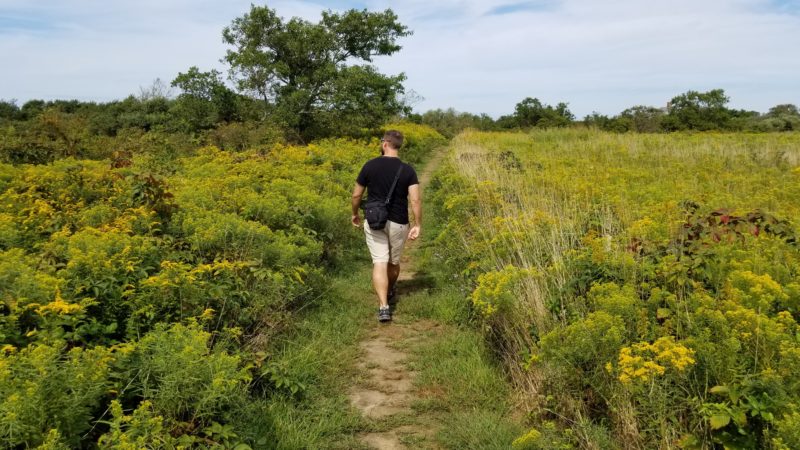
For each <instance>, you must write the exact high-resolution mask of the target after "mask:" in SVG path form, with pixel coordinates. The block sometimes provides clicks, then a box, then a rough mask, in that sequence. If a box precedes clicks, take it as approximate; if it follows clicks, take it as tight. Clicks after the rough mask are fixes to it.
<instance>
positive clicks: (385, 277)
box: [372, 262, 399, 307]
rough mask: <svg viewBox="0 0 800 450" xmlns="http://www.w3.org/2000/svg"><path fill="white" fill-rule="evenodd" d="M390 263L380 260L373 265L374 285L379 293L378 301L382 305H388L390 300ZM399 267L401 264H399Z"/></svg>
mask: <svg viewBox="0 0 800 450" xmlns="http://www.w3.org/2000/svg"><path fill="white" fill-rule="evenodd" d="M387 265H388V263H385V262H379V263H374V264H373V265H372V287H374V288H375V293H376V294H378V303H380V306H381V307H388V306H389V301H388V299H387V298H388V296H389V273H388V269H387ZM398 269H399V266H398Z"/></svg>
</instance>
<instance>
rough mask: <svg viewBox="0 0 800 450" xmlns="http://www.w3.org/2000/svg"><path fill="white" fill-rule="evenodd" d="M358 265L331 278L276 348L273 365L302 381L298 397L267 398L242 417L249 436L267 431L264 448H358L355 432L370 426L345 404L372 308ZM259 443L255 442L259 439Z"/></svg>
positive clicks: (347, 400)
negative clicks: (326, 289) (319, 297)
mask: <svg viewBox="0 0 800 450" xmlns="http://www.w3.org/2000/svg"><path fill="white" fill-rule="evenodd" d="M365 270H366V268H365V267H362V266H361V265H359V266H357V268H356V269H354V270H353V272H352V273H351V274H350V275H340V276H338V277H336V278H333V281H332V283H331V286H330V289H329V291H328V294H327V295H326V296H325V298H323V299H321V300H320V301H319V302H318V304H317V305H316V306H315V307H314V308H312V309H309V310H307V311H305V312H303V313H301V315H300V317H301V319H300V320H299V321H298V322H297V323H296V325H295V328H294V330H293V332H292V333H291V334H290V335H288V336H286V337H285V338H284V339H283V341H282V342H281V343H279V344H278V345H276V349H275V352H276V354H275V356H274V361H275V363H276V364H281V365H283V366H284V367H287V369H288V372H287V373H286V374H285V375H286V376H287V377H288V378H291V379H293V380H297V381H300V382H302V383H303V384H304V385H305V386H306V389H305V390H304V391H303V392H302V393H301V394H300V395H299V396H291V395H288V394H278V395H272V396H270V397H269V398H268V399H265V400H262V401H259V402H255V404H253V405H251V406H250V411H248V412H247V413H246V414H243V416H245V417H246V418H247V420H248V422H249V428H250V430H251V432H250V434H251V436H259V435H261V436H263V435H264V434H265V433H264V431H263V430H264V427H265V426H267V427H269V428H268V429H270V430H271V431H272V433H270V434H271V436H269V440H270V442H268V443H265V446H266V447H268V448H275V449H300V448H315V449H344V448H348V449H352V448H362V445H361V444H360V443H359V442H358V441H357V440H356V437H355V435H356V433H357V432H359V431H363V430H365V429H368V428H369V426H370V425H369V424H368V423H367V422H366V421H365V420H364V419H362V418H361V416H360V414H359V413H358V412H357V411H355V410H354V409H353V408H352V407H351V406H350V401H349V399H348V398H347V390H348V386H349V384H350V383H351V380H352V379H353V378H354V377H355V376H356V375H357V374H356V373H355V369H354V361H355V358H356V356H357V353H358V346H357V343H358V341H359V339H361V337H362V335H363V332H364V329H365V327H366V324H367V322H368V321H369V320H370V319H372V312H373V311H372V308H370V307H369V305H368V304H367V303H366V302H364V301H363V299H364V298H365V296H367V295H370V291H369V286H368V283H365V280H364V271H365ZM258 440H259V439H254V441H256V442H257V441H258Z"/></svg>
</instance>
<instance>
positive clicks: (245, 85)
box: [222, 5, 411, 139]
mask: <svg viewBox="0 0 800 450" xmlns="http://www.w3.org/2000/svg"><path fill="white" fill-rule="evenodd" d="M410 34H411V32H410V31H409V30H408V28H406V27H405V26H404V25H402V24H400V23H399V22H398V21H397V16H396V15H395V14H394V12H392V10H391V9H387V10H386V11H383V12H369V11H367V10H363V11H358V10H350V11H347V12H344V13H341V14H340V13H335V12H331V11H325V12H323V13H322V19H321V20H320V22H319V23H311V22H308V21H306V20H303V19H300V18H296V17H295V18H292V19H290V20H288V21H284V20H283V19H282V18H281V17H279V16H278V15H277V13H276V12H275V11H274V10H272V9H270V8H268V7H265V6H254V5H253V6H251V7H250V12H249V13H247V14H245V15H243V16H242V17H239V18H237V19H234V20H233V22H232V23H231V25H230V26H228V27H226V28H225V29H224V30H223V32H222V36H223V40H224V41H225V42H226V43H227V44H229V45H231V46H233V49H229V50H228V51H227V53H226V55H225V58H224V59H223V61H224V62H226V63H228V64H229V66H230V75H231V78H232V79H233V80H234V81H235V82H236V85H237V87H238V88H239V89H240V90H241V91H243V92H246V93H249V94H252V95H255V96H257V97H258V98H260V99H261V100H262V101H263V104H264V111H265V113H266V114H267V115H269V116H270V117H271V118H273V119H275V120H278V121H280V122H282V124H284V125H285V126H287V127H289V128H291V129H294V130H296V131H297V132H298V134H299V135H300V137H302V138H303V139H308V138H313V137H318V136H320V135H325V134H328V133H331V132H332V131H333V130H336V131H337V132H347V130H343V129H342V127H345V126H346V127H347V128H355V129H358V128H363V127H374V126H377V125H380V124H381V123H382V122H384V121H385V120H386V119H388V118H389V117H390V116H392V115H394V114H397V113H400V112H402V111H403V110H404V105H403V103H402V101H401V100H400V97H399V95H400V94H402V93H403V92H404V89H403V85H402V82H403V81H404V80H405V75H403V74H400V75H397V76H387V75H383V74H381V73H379V72H378V71H377V69H375V68H374V67H373V66H372V65H369V64H367V63H371V62H373V58H375V57H376V56H383V55H391V54H393V53H395V52H397V51H398V50H400V48H401V47H400V46H399V45H398V44H397V40H398V39H399V38H401V37H404V36H408V35H410ZM359 62H360V63H361V64H360V65H359V64H357V63H359Z"/></svg>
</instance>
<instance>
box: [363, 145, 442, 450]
mask: <svg viewBox="0 0 800 450" xmlns="http://www.w3.org/2000/svg"><path fill="white" fill-rule="evenodd" d="M445 154H446V148H440V149H437V150H436V153H435V154H434V155H433V157H432V158H431V159H430V160H429V161H428V164H426V165H425V169H424V170H423V171H422V173H420V176H419V180H420V185H421V187H422V189H423V220H424V219H425V215H424V205H425V200H424V192H425V187H426V186H427V185H428V184H429V182H430V180H431V177H432V175H433V172H434V171H435V170H436V168H437V167H438V166H439V163H440V162H441V160H442V158H444V156H445ZM424 232H425V229H424V228H423V235H422V237H421V239H424V238H425V237H427V236H426V235H425V234H424ZM419 242H420V240H419V239H418V240H416V241H410V240H409V241H408V242H407V243H406V248H405V250H404V251H403V258H402V260H401V266H400V267H401V272H400V278H399V280H398V284H397V292H398V298H399V301H398V307H397V310H396V311H395V320H393V321H392V322H390V323H387V324H381V323H377V322H376V323H375V325H374V328H373V329H372V330H371V331H370V333H369V334H368V335H367V337H366V338H365V339H364V340H363V341H362V342H361V343H360V349H361V355H360V357H359V359H358V362H357V367H358V369H359V373H360V374H361V376H360V377H359V379H358V380H357V381H356V383H355V384H354V385H353V386H352V388H351V389H350V392H349V396H350V402H351V404H352V405H353V406H354V407H355V408H357V409H358V410H359V411H361V414H362V415H364V416H365V417H367V418H369V419H371V420H374V421H376V422H380V421H382V420H387V418H392V417H395V416H398V417H400V418H402V417H403V416H406V417H409V418H410V420H405V421H404V420H399V421H398V422H407V423H409V424H405V425H400V426H396V427H393V428H390V429H388V430H384V431H379V432H368V433H363V434H362V435H360V436H359V438H360V439H361V441H362V442H364V443H365V444H366V445H368V446H371V447H373V448H377V449H381V450H394V449H406V448H408V447H407V446H406V445H404V444H403V441H406V442H414V443H415V444H414V448H418V447H419V443H420V442H421V441H422V442H425V441H427V442H431V441H432V436H433V434H434V433H435V429H434V427H433V426H431V425H430V424H420V423H416V422H415V421H414V420H413V415H414V411H413V410H412V409H411V404H412V402H413V401H414V400H416V399H418V398H419V393H418V391H417V389H416V388H415V386H414V377H415V372H414V371H413V370H412V369H411V368H410V367H409V366H408V364H407V359H408V354H407V353H406V352H405V350H404V349H408V348H409V347H410V346H412V345H414V343H415V341H416V340H417V339H418V338H419V336H424V335H426V334H428V332H429V331H433V330H435V329H436V328H438V327H439V326H440V325H439V324H438V323H436V322H433V321H430V320H411V321H405V320H397V319H402V313H403V312H402V297H403V295H407V294H409V293H411V292H413V291H414V290H415V289H418V287H419V285H420V284H422V283H421V282H422V280H419V279H418V278H419V277H418V274H417V268H416V266H415V258H414V255H415V254H416V252H417V249H418V248H419V245H420V244H419ZM369 300H370V301H374V300H375V299H369ZM376 303H377V302H376ZM388 423H391V421H389V422H388ZM426 447H428V448H436V447H435V446H434V445H433V444H431V443H429V444H428V445H427V446H426Z"/></svg>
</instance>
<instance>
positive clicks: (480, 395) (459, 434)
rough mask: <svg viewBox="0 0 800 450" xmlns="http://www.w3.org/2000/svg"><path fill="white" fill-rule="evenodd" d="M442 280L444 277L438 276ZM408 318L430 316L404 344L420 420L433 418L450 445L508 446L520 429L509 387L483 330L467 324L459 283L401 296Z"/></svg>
mask: <svg viewBox="0 0 800 450" xmlns="http://www.w3.org/2000/svg"><path fill="white" fill-rule="evenodd" d="M438 282H439V283H442V284H444V280H441V279H440V280H439V281H438ZM401 305H402V310H403V312H404V313H405V314H408V315H410V316H412V317H413V319H410V320H411V321H413V320H432V321H434V322H436V323H438V324H439V326H437V327H435V328H433V329H431V330H429V331H426V332H425V334H424V335H422V336H421V339H419V340H418V341H417V343H416V344H415V345H413V346H412V347H411V348H410V349H409V353H410V355H411V356H410V364H411V367H413V368H414V369H415V370H416V371H417V377H416V384H417V386H418V388H419V390H420V392H421V398H420V399H419V400H418V401H417V402H416V403H415V404H414V405H413V409H414V410H415V411H416V412H417V413H418V414H419V417H418V420H419V421H420V422H429V423H435V424H437V425H438V430H437V433H436V436H435V439H436V442H437V444H438V445H439V446H441V447H443V448H452V449H463V448H470V449H507V448H510V446H511V442H512V441H513V440H514V439H515V438H517V437H518V436H519V435H520V434H521V433H522V432H523V431H524V430H523V428H522V426H521V425H520V423H519V421H518V420H517V418H515V417H514V416H513V414H512V410H513V405H512V404H511V401H510V398H511V396H510V393H511V392H510V388H509V386H508V382H507V380H506V377H505V375H504V374H503V372H502V370H501V367H500V364H499V363H498V361H497V360H496V359H495V358H494V356H493V355H492V354H491V352H490V351H489V349H488V347H487V345H486V342H485V339H484V337H483V336H482V334H481V333H480V332H479V331H478V330H477V329H476V328H475V327H473V326H471V325H470V324H469V310H468V308H467V300H466V299H465V297H464V295H463V292H461V290H460V289H459V288H458V286H453V285H446V284H445V285H444V286H443V287H438V286H437V285H433V286H431V287H429V288H426V289H423V290H420V291H417V292H413V293H411V294H409V295H408V296H407V297H406V298H403V299H402V303H401Z"/></svg>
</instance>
